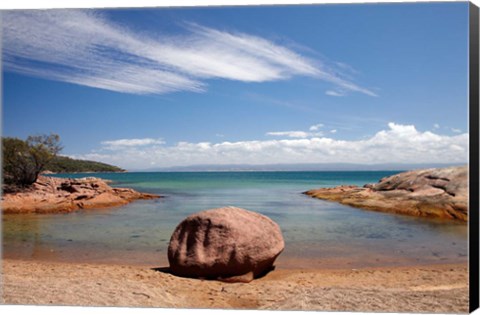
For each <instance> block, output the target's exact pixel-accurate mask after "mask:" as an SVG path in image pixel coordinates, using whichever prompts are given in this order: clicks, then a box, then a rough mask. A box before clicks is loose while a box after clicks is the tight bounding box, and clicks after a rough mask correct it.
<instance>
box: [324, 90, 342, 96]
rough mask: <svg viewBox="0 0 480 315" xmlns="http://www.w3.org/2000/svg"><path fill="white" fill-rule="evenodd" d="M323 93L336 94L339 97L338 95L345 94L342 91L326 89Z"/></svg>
mask: <svg viewBox="0 0 480 315" xmlns="http://www.w3.org/2000/svg"><path fill="white" fill-rule="evenodd" d="M325 94H327V95H329V96H337V97H340V96H345V95H346V94H345V93H344V92H341V91H333V90H327V91H326V92H325Z"/></svg>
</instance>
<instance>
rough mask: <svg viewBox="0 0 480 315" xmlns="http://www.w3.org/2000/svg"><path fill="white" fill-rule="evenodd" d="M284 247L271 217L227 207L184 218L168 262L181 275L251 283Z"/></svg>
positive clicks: (173, 270)
mask: <svg viewBox="0 0 480 315" xmlns="http://www.w3.org/2000/svg"><path fill="white" fill-rule="evenodd" d="M284 247H285V243H284V241H283V237H282V232H281V231H280V227H279V226H278V225H277V224H276V223H275V222H273V221H272V220H271V219H269V218H268V217H266V216H264V215H261V214H259V213H255V212H252V211H248V210H244V209H240V208H236V207H224V208H218V209H211V210H205V211H201V212H198V213H195V214H192V215H190V216H188V217H187V218H185V219H184V220H183V221H182V222H181V223H180V224H179V225H178V226H177V228H176V229H175V231H174V232H173V234H172V237H171V239H170V245H169V246H168V261H169V263H170V271H171V272H172V273H173V274H175V275H178V276H182V277H193V278H207V279H219V280H225V281H233V282H234V281H242V282H249V281H251V280H252V279H253V278H256V277H258V276H261V275H263V274H265V273H267V272H268V271H270V270H271V269H272V267H273V263H274V261H275V259H276V258H277V257H278V255H280V253H281V252H282V251H283V249H284Z"/></svg>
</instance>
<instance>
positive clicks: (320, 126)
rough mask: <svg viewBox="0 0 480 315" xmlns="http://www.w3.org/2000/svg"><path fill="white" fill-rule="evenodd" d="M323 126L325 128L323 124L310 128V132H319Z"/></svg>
mask: <svg viewBox="0 0 480 315" xmlns="http://www.w3.org/2000/svg"><path fill="white" fill-rule="evenodd" d="M323 126H324V125H323V124H316V125H313V126H310V128H308V130H310V131H317V130H319V129H320V128H322V127H323Z"/></svg>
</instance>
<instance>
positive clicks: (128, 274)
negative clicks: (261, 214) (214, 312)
mask: <svg viewBox="0 0 480 315" xmlns="http://www.w3.org/2000/svg"><path fill="white" fill-rule="evenodd" d="M158 267H161V266H132V265H130V266H129V265H108V264H75V263H58V262H41V261H23V260H12V259H4V260H3V289H4V290H3V299H4V301H3V302H4V303H6V304H47V305H85V306H137V307H168V308H173V307H175V308H222V309H232V308H234V309H272V310H318V311H345V310H349V311H365V312H440V313H461V312H467V311H468V272H467V266H466V265H465V264H451V265H428V266H416V267H396V268H368V269H343V270H338V269H336V270H328V269H304V270H295V269H277V270H274V271H273V272H271V273H269V274H268V275H266V276H265V277H263V278H260V279H256V280H254V281H252V282H250V283H247V284H246V283H223V282H218V281H206V280H198V279H187V278H180V277H176V276H173V275H171V274H169V273H168V272H165V271H159V270H158V269H155V268H158Z"/></svg>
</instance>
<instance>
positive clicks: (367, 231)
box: [3, 171, 467, 268]
mask: <svg viewBox="0 0 480 315" xmlns="http://www.w3.org/2000/svg"><path fill="white" fill-rule="evenodd" d="M394 173H397V172H370V171H369V172H198V173H197V172H184V173H183V172H182V173H180V172H168V173H167V172H165V173H97V174H94V175H93V176H96V177H101V178H104V179H109V180H112V181H113V183H112V185H113V186H118V187H131V188H134V189H136V190H139V191H143V192H149V193H156V194H160V195H162V196H164V198H161V199H157V200H140V201H136V202H133V203H131V204H129V205H126V206H123V207H117V208H112V209H106V210H105V209H103V210H100V209H99V210H85V211H77V212H75V213H70V214H55V215H16V216H13V215H6V216H4V217H3V250H4V251H3V254H4V256H5V257H11V258H22V259H48V260H58V261H83V262H105V263H132V264H146V265H154V266H157V265H158V266H161V265H166V264H167V255H166V250H167V247H168V240H169V238H170V235H171V234H172V232H173V230H174V229H175V227H176V225H177V224H178V223H179V222H180V221H181V220H182V219H183V218H184V217H186V216H187V215H189V214H191V213H194V212H197V211H201V210H205V209H210V208H216V207H223V206H229V205H231V206H237V207H241V208H245V209H248V210H252V211H256V212H260V213H262V214H264V215H267V216H269V217H270V218H271V219H273V220H274V221H276V222H277V223H278V224H279V225H280V227H281V229H282V233H283V236H284V238H285V243H286V246H285V251H284V252H283V253H282V254H281V255H280V257H279V258H278V261H277V265H278V266H281V267H285V268H298V267H300V268H310V267H345V266H351V267H362V266H390V265H408V264H419V263H451V262H466V261H467V226H466V225H465V224H461V223H455V222H451V221H448V222H445V221H437V220H428V219H421V218H413V217H408V216H400V215H394V214H385V213H379V212H373V211H365V210H361V209H356V208H352V207H347V206H342V205H339V204H337V203H332V202H327V201H322V200H318V199H313V198H310V197H308V196H305V195H303V194H302V192H303V191H306V190H309V189H313V188H319V187H331V186H337V185H346V184H355V185H363V184H365V183H372V182H377V181H378V180H379V179H381V178H382V177H385V176H389V175H392V174H394ZM55 176H62V177H85V176H92V174H62V175H55Z"/></svg>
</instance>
